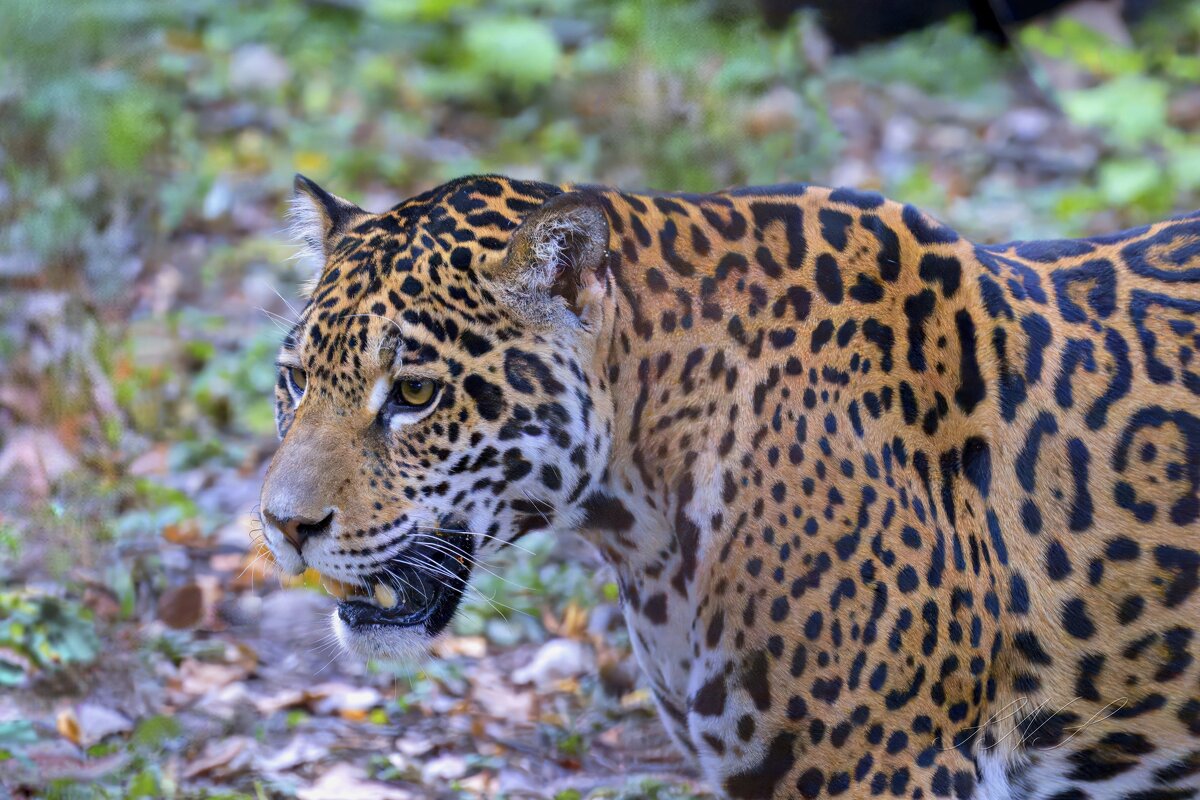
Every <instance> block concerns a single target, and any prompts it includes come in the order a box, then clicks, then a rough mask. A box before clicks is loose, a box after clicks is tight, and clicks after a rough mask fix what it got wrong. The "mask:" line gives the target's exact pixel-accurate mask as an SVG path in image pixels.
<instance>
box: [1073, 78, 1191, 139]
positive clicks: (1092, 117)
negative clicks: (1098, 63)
mask: <svg viewBox="0 0 1200 800" xmlns="http://www.w3.org/2000/svg"><path fill="white" fill-rule="evenodd" d="M1062 104H1063V108H1064V110H1065V111H1066V112H1067V115H1068V116H1069V117H1070V118H1071V119H1072V120H1073V121H1075V122H1077V123H1079V124H1080V125H1087V126H1089V127H1093V128H1099V129H1101V130H1103V131H1104V132H1105V133H1106V134H1108V135H1109V136H1110V137H1111V138H1112V140H1113V141H1114V142H1115V143H1117V144H1123V145H1136V144H1140V143H1141V142H1145V141H1149V140H1153V139H1155V138H1156V137H1157V136H1158V135H1159V134H1160V133H1161V131H1162V130H1163V128H1164V127H1165V126H1166V125H1167V87H1166V85H1165V84H1164V83H1163V82H1161V81H1156V80H1152V79H1150V78H1145V77H1139V76H1123V77H1120V78H1114V79H1113V80H1111V81H1108V82H1107V83H1103V84H1101V85H1099V86H1096V87H1095V88H1092V89H1080V90H1077V91H1073V92H1065V93H1064V94H1063V95H1062Z"/></svg>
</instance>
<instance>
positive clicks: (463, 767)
mask: <svg viewBox="0 0 1200 800" xmlns="http://www.w3.org/2000/svg"><path fill="white" fill-rule="evenodd" d="M466 774H467V762H466V759H464V758H463V757H462V756H457V755H454V754H452V753H447V754H445V755H440V756H438V757H437V758H435V759H433V760H432V761H428V762H426V764H425V766H424V767H422V768H421V780H422V781H423V782H424V783H432V784H437V783H449V782H450V781H455V780H458V779H459V778H461V777H463V776H464V775H466Z"/></svg>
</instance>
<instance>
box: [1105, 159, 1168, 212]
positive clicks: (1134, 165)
mask: <svg viewBox="0 0 1200 800" xmlns="http://www.w3.org/2000/svg"><path fill="white" fill-rule="evenodd" d="M1099 177H1100V191H1101V193H1102V194H1103V195H1104V197H1105V199H1106V200H1108V202H1110V203H1113V204H1115V205H1118V206H1128V205H1131V204H1133V203H1134V202H1136V201H1137V200H1138V199H1140V198H1142V197H1144V196H1146V195H1147V194H1149V193H1150V192H1152V191H1153V190H1154V189H1155V188H1156V187H1158V186H1159V185H1160V184H1161V183H1162V182H1163V176H1162V170H1161V168H1160V167H1159V165H1158V164H1157V163H1155V162H1154V161H1152V160H1150V159H1149V158H1127V159H1121V160H1116V161H1107V162H1105V163H1104V164H1102V165H1101V166H1100V176H1099Z"/></svg>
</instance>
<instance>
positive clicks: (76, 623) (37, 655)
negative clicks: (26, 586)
mask: <svg viewBox="0 0 1200 800" xmlns="http://www.w3.org/2000/svg"><path fill="white" fill-rule="evenodd" d="M99 647H100V641H99V638H98V637H97V635H96V630H95V627H94V625H93V623H92V615H91V612H90V611H89V610H88V609H86V608H84V607H83V606H82V605H80V604H79V603H76V602H74V601H71V600H67V599H64V598H59V597H52V596H49V595H39V594H32V593H28V592H20V591H17V592H0V686H16V685H20V684H22V683H24V682H25V681H26V680H28V678H29V676H30V675H31V674H34V673H38V672H52V671H55V670H59V669H62V668H65V667H70V666H75V665H80V664H88V663H90V662H92V661H93V660H94V659H95V658H96V655H97V654H98V652H99Z"/></svg>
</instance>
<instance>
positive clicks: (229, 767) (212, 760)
mask: <svg viewBox="0 0 1200 800" xmlns="http://www.w3.org/2000/svg"><path fill="white" fill-rule="evenodd" d="M253 750H254V740H253V739H251V738H250V737H249V736H230V737H229V738H227V739H214V740H212V741H210V742H209V743H208V745H207V746H206V747H205V748H204V753H203V754H202V755H201V756H200V757H199V758H196V759H193V760H192V761H191V763H189V764H188V765H187V766H186V767H184V770H183V776H184V777H185V778H196V777H199V776H201V775H205V774H209V773H218V772H219V773H221V774H224V775H229V774H232V773H234V772H240V771H242V770H244V769H245V768H246V767H248V766H250V761H251V758H250V756H251V755H252V752H253Z"/></svg>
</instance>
